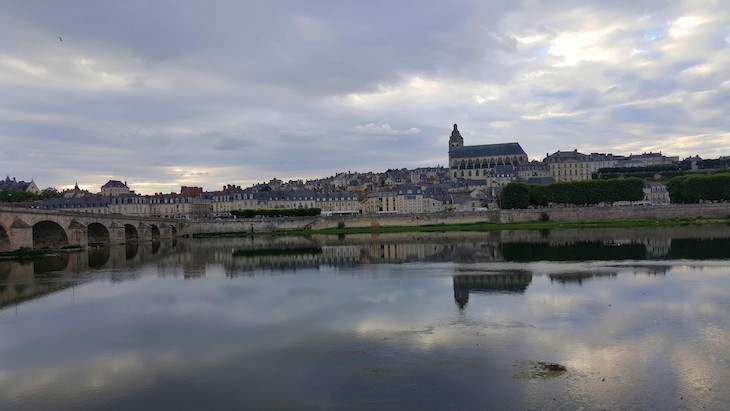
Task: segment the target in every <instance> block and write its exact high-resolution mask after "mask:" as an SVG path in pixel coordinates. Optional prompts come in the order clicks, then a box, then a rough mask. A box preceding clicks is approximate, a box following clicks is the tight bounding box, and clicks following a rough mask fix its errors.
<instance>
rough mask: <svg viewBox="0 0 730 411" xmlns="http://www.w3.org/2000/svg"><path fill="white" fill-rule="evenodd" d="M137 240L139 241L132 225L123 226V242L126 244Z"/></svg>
mask: <svg viewBox="0 0 730 411" xmlns="http://www.w3.org/2000/svg"><path fill="white" fill-rule="evenodd" d="M137 240H139V234H137V229H136V228H135V227H134V226H133V225H132V224H124V241H125V242H127V243H128V242H130V241H137Z"/></svg>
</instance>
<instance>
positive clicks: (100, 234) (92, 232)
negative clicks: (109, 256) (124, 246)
mask: <svg viewBox="0 0 730 411" xmlns="http://www.w3.org/2000/svg"><path fill="white" fill-rule="evenodd" d="M87 232H88V235H89V244H109V243H110V242H111V239H110V236H109V230H107V228H106V227H105V226H104V224H101V223H91V224H89V225H88V226H87Z"/></svg>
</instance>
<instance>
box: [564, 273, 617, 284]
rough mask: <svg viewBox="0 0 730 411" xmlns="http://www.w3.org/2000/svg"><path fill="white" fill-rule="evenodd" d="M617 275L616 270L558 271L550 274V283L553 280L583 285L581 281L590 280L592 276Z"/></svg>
mask: <svg viewBox="0 0 730 411" xmlns="http://www.w3.org/2000/svg"><path fill="white" fill-rule="evenodd" d="M617 275H618V273H617V272H605V273H588V272H583V271H577V272H572V273H560V274H550V283H552V282H553V281H557V282H559V283H560V284H562V285H566V284H571V283H575V284H578V285H583V281H585V280H590V279H591V278H594V277H616V276H617Z"/></svg>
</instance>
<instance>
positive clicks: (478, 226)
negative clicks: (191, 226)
mask: <svg viewBox="0 0 730 411" xmlns="http://www.w3.org/2000/svg"><path fill="white" fill-rule="evenodd" d="M712 224H730V216H728V217H726V218H702V217H698V218H686V219H667V220H655V219H639V220H605V221H544V222H543V221H534V222H527V223H505V224H495V223H475V224H437V225H421V226H393V227H383V226H377V227H340V228H326V229H323V230H281V231H268V232H256V233H253V235H276V236H285V235H286V236H298V235H313V234H329V235H340V234H380V233H417V232H429V233H431V232H451V231H455V232H458V231H482V232H488V231H496V230H551V229H560V228H639V227H677V226H688V225H694V226H698V225H712ZM250 235H252V233H250V232H226V233H199V234H194V235H193V238H221V237H246V236H250Z"/></svg>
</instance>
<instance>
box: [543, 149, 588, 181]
mask: <svg viewBox="0 0 730 411" xmlns="http://www.w3.org/2000/svg"><path fill="white" fill-rule="evenodd" d="M543 161H544V162H545V163H547V165H548V166H549V167H550V175H551V176H552V177H553V178H554V179H555V181H556V182H562V181H582V180H590V179H591V167H590V164H589V156H588V155H586V154H582V153H579V152H578V150H573V151H557V152H555V153H553V154H548V155H547V157H545V160H543Z"/></svg>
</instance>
